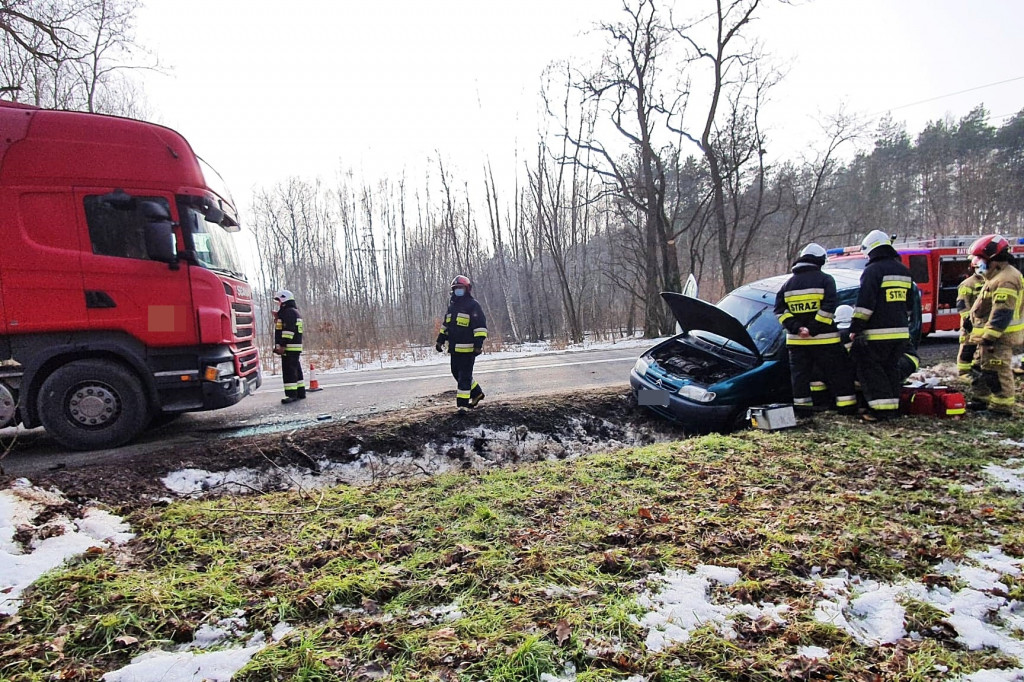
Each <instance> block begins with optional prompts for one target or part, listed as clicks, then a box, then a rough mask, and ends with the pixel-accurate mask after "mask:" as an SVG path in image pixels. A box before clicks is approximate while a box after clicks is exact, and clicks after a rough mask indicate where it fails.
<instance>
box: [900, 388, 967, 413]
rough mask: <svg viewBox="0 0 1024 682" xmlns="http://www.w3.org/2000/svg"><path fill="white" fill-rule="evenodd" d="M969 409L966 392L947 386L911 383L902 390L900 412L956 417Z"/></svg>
mask: <svg viewBox="0 0 1024 682" xmlns="http://www.w3.org/2000/svg"><path fill="white" fill-rule="evenodd" d="M966 410H967V401H966V400H965V399H964V394H963V393H960V392H958V391H952V390H950V389H949V387H947V386H925V385H910V386H904V387H903V388H902V389H901V390H900V412H901V413H902V414H920V415H926V416H933V417H956V416H958V415H961V414H963V413H964V412H965V411H966Z"/></svg>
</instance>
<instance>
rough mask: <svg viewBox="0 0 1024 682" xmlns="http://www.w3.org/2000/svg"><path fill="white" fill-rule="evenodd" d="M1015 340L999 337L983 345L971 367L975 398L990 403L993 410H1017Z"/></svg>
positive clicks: (972, 390)
mask: <svg viewBox="0 0 1024 682" xmlns="http://www.w3.org/2000/svg"><path fill="white" fill-rule="evenodd" d="M1012 364H1013V343H1012V342H1011V341H1010V339H998V340H997V341H995V343H992V344H990V345H985V344H982V345H981V346H979V347H978V352H977V354H976V355H975V356H974V366H973V367H972V368H971V398H972V399H973V400H981V401H983V402H985V403H987V404H988V409H990V410H992V411H993V412H1012V411H1013V402H1014V395H1013V367H1012Z"/></svg>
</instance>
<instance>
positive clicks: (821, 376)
mask: <svg viewBox="0 0 1024 682" xmlns="http://www.w3.org/2000/svg"><path fill="white" fill-rule="evenodd" d="M788 349H789V376H790V382H791V385H792V388H793V407H795V408H797V409H798V410H807V409H808V408H810V407H812V406H813V405H814V399H813V395H814V393H815V392H817V391H825V390H828V391H829V392H831V394H832V396H833V399H834V400H835V405H836V408H837V409H838V410H840V411H847V410H853V409H855V408H856V406H857V394H856V393H855V391H854V388H853V368H852V367H851V366H850V358H849V356H848V355H847V353H846V348H844V347H843V345H842V344H841V343H828V344H820V345H818V344H815V345H806V346H803V345H792V346H788Z"/></svg>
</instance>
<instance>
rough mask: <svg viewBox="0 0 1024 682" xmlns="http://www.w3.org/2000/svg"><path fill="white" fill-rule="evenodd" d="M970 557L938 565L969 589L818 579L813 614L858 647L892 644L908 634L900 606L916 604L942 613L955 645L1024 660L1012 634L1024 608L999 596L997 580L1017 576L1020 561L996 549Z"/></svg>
mask: <svg viewBox="0 0 1024 682" xmlns="http://www.w3.org/2000/svg"><path fill="white" fill-rule="evenodd" d="M968 559H969V561H971V562H972V563H973V564H977V565H971V564H968V563H963V564H960V565H954V564H952V562H949V561H943V562H942V563H941V564H940V565H939V566H938V567H937V568H938V572H939V573H940V574H942V575H947V576H951V577H953V578H955V579H956V580H958V581H960V582H962V583H964V584H965V585H967V587H965V588H963V589H961V590H957V591H953V590H951V589H949V588H946V587H933V588H929V587H926V586H925V585H923V584H921V583H919V582H914V581H906V582H902V583H898V584H884V583H879V582H876V581H874V580H864V579H862V578H860V577H858V576H852V577H851V576H849V575H848V574H847V573H846V572H845V571H840V573H839V574H838V576H837V577H835V578H827V579H819V580H818V581H817V582H818V584H819V587H820V589H821V592H822V595H823V596H824V597H826V598H825V599H822V600H820V601H819V602H818V603H817V605H816V607H815V612H814V616H815V618H816V619H817V620H818V621H819V622H822V623H829V624H832V625H835V626H836V627H838V628H841V629H843V630H845V631H846V632H848V633H849V634H850V636H852V637H853V638H854V639H856V640H857V641H858V642H860V643H861V644H865V645H870V646H877V645H881V644H891V643H893V642H895V641H896V640H898V639H901V638H902V637H905V636H906V634H907V633H906V630H905V629H904V619H905V615H906V610H905V608H904V606H903V604H904V603H905V602H906V601H907V600H916V601H920V602H922V603H924V604H927V605H929V606H932V607H933V608H936V609H938V610H939V611H941V612H943V613H944V614H946V616H947V618H946V622H947V623H949V625H950V626H952V627H953V629H954V630H956V633H957V642H959V643H960V644H961V645H962V646H963V647H965V648H966V649H969V650H972V651H973V650H978V649H982V648H986V647H987V648H992V649H997V650H999V651H1001V652H1003V653H1004V654H1006V655H1008V656H1012V657H1015V658H1017V659H1018V660H1024V641H1021V640H1019V639H1015V638H1014V637H1013V636H1012V632H1013V631H1015V630H1017V631H1024V604H1022V603H1021V602H1018V601H1017V600H1007V599H1006V597H1005V596H1002V595H1004V594H1005V585H1003V584H1002V583H1001V582H1000V577H1001V576H1003V575H1011V576H1018V575H1020V568H1019V566H1020V565H1021V563H1022V560H1021V559H1017V558H1014V557H1010V556H1007V555H1006V554H1005V553H1003V551H1002V550H1001V549H999V548H997V547H989V548H988V550H987V551H984V552H971V553H970V554H969V555H968Z"/></svg>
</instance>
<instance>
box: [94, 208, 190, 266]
mask: <svg viewBox="0 0 1024 682" xmlns="http://www.w3.org/2000/svg"><path fill="white" fill-rule="evenodd" d="M135 198H136V200H137V201H154V202H157V203H159V204H162V205H163V206H164V207H165V208H166V207H168V206H169V204H168V202H167V200H166V199H164V198H162V197H135ZM84 203H85V220H86V223H87V224H88V225H89V241H90V242H91V243H92V252H93V253H95V254H97V255H100V256H116V257H118V258H137V259H141V260H149V256H148V255H147V251H146V219H145V217H144V216H143V215H142V214H141V213H140V212H139V211H138V210H136V209H135V208H133V207H132V208H129V207H123V206H115V205H112V204H110V203H107V202H105V201H103V200H102V197H101V196H99V195H95V194H91V195H88V196H86V197H85V202H84ZM169 210H170V209H169V208H168V211H169Z"/></svg>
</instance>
